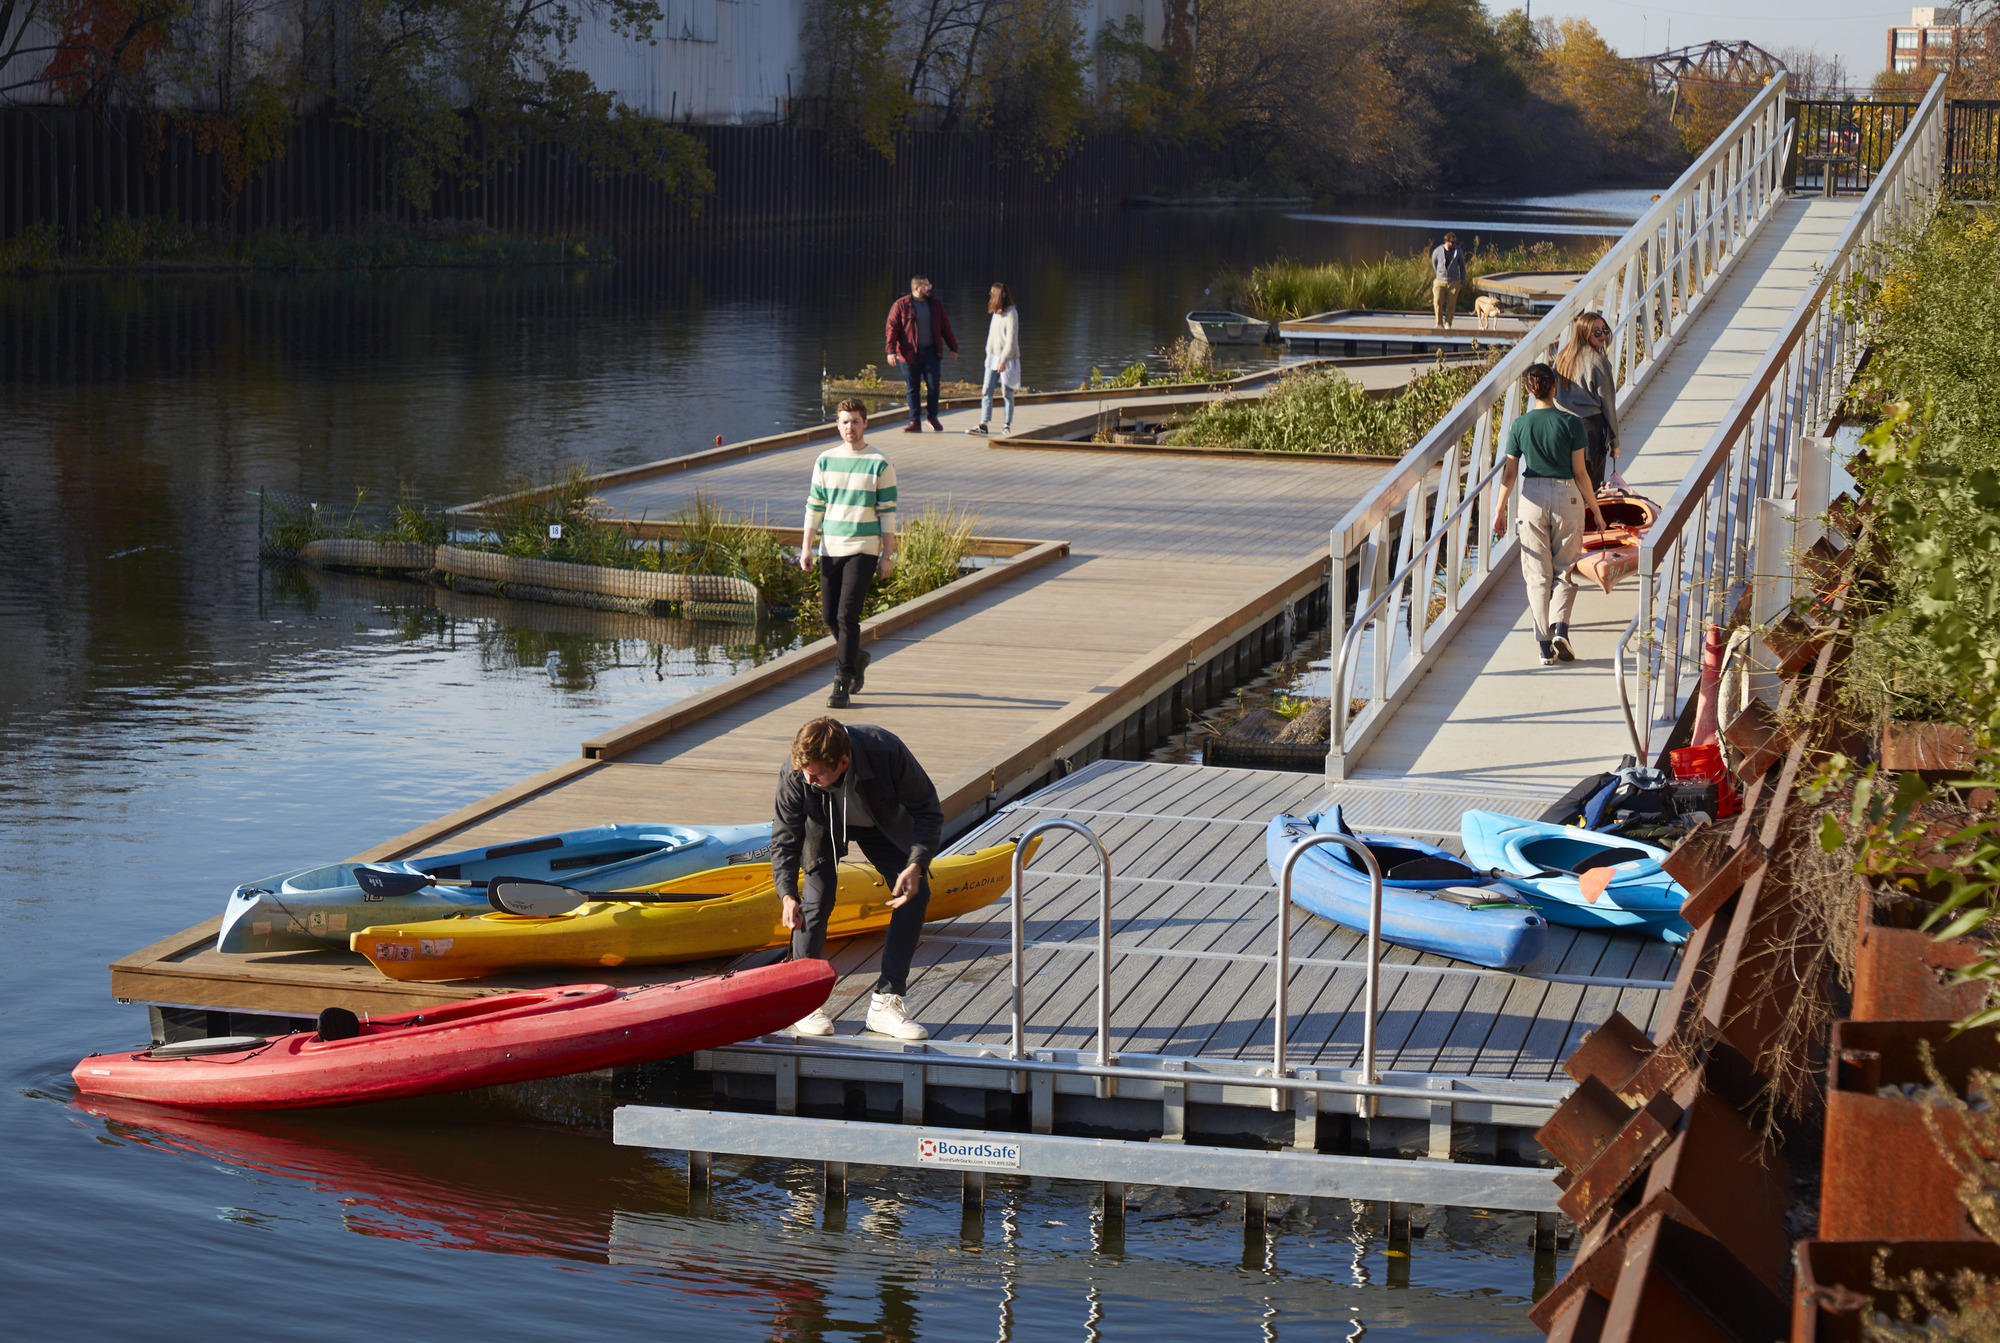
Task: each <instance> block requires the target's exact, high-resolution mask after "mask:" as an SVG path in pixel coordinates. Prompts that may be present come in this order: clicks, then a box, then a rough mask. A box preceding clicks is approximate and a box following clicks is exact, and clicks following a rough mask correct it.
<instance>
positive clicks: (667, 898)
mask: <svg viewBox="0 0 2000 1343" xmlns="http://www.w3.org/2000/svg"><path fill="white" fill-rule="evenodd" d="M734 894H736V892H734V891H579V890H577V889H576V888H575V887H573V886H562V885H559V884H557V883H556V882H553V881H537V880H536V879H535V878H533V877H495V878H493V880H492V881H490V882H488V883H487V884H486V902H487V903H488V904H490V905H492V906H493V908H495V909H497V910H499V911H500V912H501V913H502V914H520V915H523V916H524V917H527V918H531V919H550V918H554V917H555V916H556V915H558V914H567V913H569V912H570V911H571V910H573V909H575V908H576V907H577V906H579V905H585V904H589V903H590V902H591V901H593V900H609V901H613V902H616V903H618V904H621V905H680V904H691V903H694V902H696V901H700V900H720V899H722V898H724V897H725V896H729V895H734Z"/></svg>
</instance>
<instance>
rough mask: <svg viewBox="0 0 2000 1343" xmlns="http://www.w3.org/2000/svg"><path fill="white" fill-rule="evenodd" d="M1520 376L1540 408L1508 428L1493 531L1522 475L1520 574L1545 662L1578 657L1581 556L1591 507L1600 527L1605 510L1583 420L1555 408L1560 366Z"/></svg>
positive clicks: (1533, 368)
mask: <svg viewBox="0 0 2000 1343" xmlns="http://www.w3.org/2000/svg"><path fill="white" fill-rule="evenodd" d="M1522 381H1524V382H1525V383H1526V384H1527V387H1528V395H1529V397H1531V398H1532V399H1533V401H1534V408H1533V409H1532V410H1530V411H1528V412H1527V413H1526V414H1523V415H1521V416H1519V417H1518V418H1517V419H1515V421H1514V425H1513V427H1512V428H1511V429H1509V430H1508V431H1507V465H1506V467H1505V468H1504V469H1503V470H1502V471H1501V473H1500V498H1499V502H1498V503H1497V504H1496V505H1495V506H1494V511H1493V535H1494V536H1496V537H1498V536H1501V535H1504V534H1505V532H1506V529H1507V496H1508V495H1509V494H1510V493H1512V491H1513V489H1514V481H1515V477H1516V476H1520V475H1525V477H1526V479H1524V480H1522V481H1521V506H1520V510H1519V516H1518V518H1517V519H1516V522H1515V535H1516V536H1518V537H1519V538H1520V542H1521V577H1522V579H1523V581H1525V582H1526V583H1527V585H1528V609H1529V610H1530V611H1532V612H1533V613H1534V617H1535V639H1536V642H1538V643H1539V644H1541V647H1542V665H1543V666H1544V667H1553V666H1554V665H1555V664H1556V663H1558V662H1574V661H1576V653H1575V652H1574V650H1572V649H1571V648H1570V643H1569V614H1570V609H1571V608H1572V607H1573V606H1574V605H1575V603H1576V574H1575V570H1576V561H1577V557H1578V556H1580V555H1581V554H1582V553H1583V515H1584V511H1585V510H1586V509H1588V510H1589V512H1590V515H1591V517H1592V518H1593V519H1595V521H1596V523H1597V526H1598V528H1599V529H1600V530H1602V529H1603V527H1604V515H1603V514H1602V513H1600V512H1598V509H1597V494H1596V492H1595V491H1594V490H1592V489H1591V488H1590V475H1589V473H1588V472H1587V471H1586V470H1585V468H1584V462H1583V458H1584V444H1585V440H1584V435H1583V423H1582V421H1580V420H1578V419H1577V418H1576V416H1574V415H1570V414H1567V413H1565V412H1563V411H1560V410H1558V409H1556V402H1555V394H1556V381H1557V379H1556V371H1555V370H1554V369H1552V368H1550V367H1549V366H1548V365H1547V364H1530V365H1528V371H1527V373H1526V375H1525V376H1524V377H1523V379H1522Z"/></svg>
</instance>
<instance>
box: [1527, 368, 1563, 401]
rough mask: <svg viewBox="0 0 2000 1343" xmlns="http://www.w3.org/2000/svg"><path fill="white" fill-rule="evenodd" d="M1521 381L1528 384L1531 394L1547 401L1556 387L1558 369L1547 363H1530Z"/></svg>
mask: <svg viewBox="0 0 2000 1343" xmlns="http://www.w3.org/2000/svg"><path fill="white" fill-rule="evenodd" d="M1521 381H1522V382H1524V383H1526V384H1527V385H1528V394H1529V395H1530V396H1533V397H1538V398H1540V399H1541V400H1544V401H1546V400H1548V398H1549V395H1550V394H1551V393H1552V392H1554V391H1555V389H1556V371H1555V370H1554V369H1552V368H1550V367H1549V366H1548V365H1547V364H1530V365H1528V371H1527V372H1526V373H1523V374H1522V375H1521Z"/></svg>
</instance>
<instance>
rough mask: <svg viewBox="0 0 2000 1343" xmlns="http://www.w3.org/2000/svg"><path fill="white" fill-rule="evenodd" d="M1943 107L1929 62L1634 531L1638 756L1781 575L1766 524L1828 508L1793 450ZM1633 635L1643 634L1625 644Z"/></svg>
mask: <svg viewBox="0 0 2000 1343" xmlns="http://www.w3.org/2000/svg"><path fill="white" fill-rule="evenodd" d="M1945 108H1946V102H1945V97H1944V76H1942V75H1940V76H1938V78H1937V81H1936V82H1935V83H1933V84H1932V85H1931V90H1930V92H1929V93H1928V94H1926V95H1925V97H1924V100H1923V102H1922V103H1921V104H1920V105H1919V106H1918V108H1917V113H1916V115H1915V116H1913V117H1912V118H1911V119H1910V121H1909V125H1908V128H1907V130H1905V132H1904V133H1903V136H1902V138H1901V140H1900V141H1899V142H1898V143H1897V145H1896V148H1895V152H1894V153H1893V154H1891V155H1890V157H1889V160H1888V161H1887V162H1886V163H1884V164H1883V165H1882V169H1881V171H1880V172H1878V173H1877V174H1876V176H1875V180H1874V183H1873V185H1872V186H1870V187H1869V189H1868V194H1867V195H1866V196H1864V197H1863V198H1862V200H1861V204H1860V206H1859V207H1857V208H1856V210H1855V212H1854V215H1853V217H1852V218H1851V219H1849V220H1848V223H1847V227H1846V228H1845V229H1844V230H1843V231H1842V233H1841V235H1840V239H1839V241H1838V242H1836V243H1835V244H1834V246H1833V249H1832V250H1831V251H1830V252H1828V254H1827V257H1826V260H1824V261H1822V262H1821V263H1820V264H1819V266H1818V267H1817V269H1818V271H1819V279H1818V282H1817V283H1815V284H1814V285H1813V287H1812V289H1811V290H1810V291H1809V292H1808V293H1807V294H1806V295H1805V296H1804V297H1803V298H1801V299H1800V300H1799V303H1798V306H1797V307H1796V308H1794V309H1793V311H1792V318H1791V321H1790V322H1789V323H1788V324H1787V325H1786V327H1785V329H1784V331H1783V332H1781V333H1780V334H1779V336H1778V337H1777V339H1776V340H1774V341H1773V342H1772V343H1771V346H1770V348H1769V349H1768V350H1767V351H1766V352H1765V354H1764V357H1763V360H1762V361H1761V362H1760V363H1759V365H1758V367H1757V369H1756V371H1755V372H1754V373H1752V374H1751V375H1750V376H1749V378H1747V379H1746V380H1745V381H1744V384H1743V390H1742V391H1741V392H1740V393H1739V394H1738V395H1737V398H1736V401H1735V403H1734V404H1733V405H1732V406H1731V407H1730V408H1729V410H1728V412H1727V413H1726V414H1725V415H1724V416H1723V417H1722V421H1721V423H1720V424H1718V425H1717V426H1716V430H1715V433H1714V434H1713V435H1712V436H1711V437H1710V439H1709V441H1708V444H1707V446H1706V447H1704V448H1703V449H1702V452H1701V456H1700V458H1699V459H1698V460H1697V461H1696V463H1695V465H1694V467H1693V468H1692V469H1691V470H1689V472H1688V473H1687V475H1686V476H1685V477H1683V478H1682V480H1681V483H1680V488H1678V489H1677V490H1675V491H1674V494H1673V497H1672V498H1671V499H1669V500H1668V501H1667V504H1666V506H1665V507H1664V508H1662V509H1661V510H1660V516H1659V518H1658V519H1657V520H1656V521H1655V522H1654V523H1653V525H1652V527H1651V528H1649V529H1648V530H1647V533H1646V535H1645V537H1644V538H1643V539H1642V540H1641V541H1640V543H1639V612H1638V614H1637V615H1636V616H1635V617H1634V618H1633V620H1632V623H1631V624H1630V625H1629V626H1627V627H1626V629H1625V632H1624V634H1623V635H1622V636H1621V637H1620V638H1619V640H1618V646H1617V649H1616V652H1615V655H1614V656H1613V658H1612V675H1613V676H1614V677H1616V678H1617V682H1618V695H1619V702H1620V703H1621V704H1622V705H1623V706H1624V713H1625V726H1626V730H1627V732H1628V733H1629V734H1630V736H1631V740H1632V749H1633V751H1634V752H1635V753H1636V754H1637V755H1638V757H1639V758H1640V760H1641V761H1646V760H1649V759H1651V758H1652V750H1651V747H1652V730H1653V728H1654V727H1655V726H1656V725H1666V724H1671V723H1672V722H1673V721H1674V720H1675V719H1676V718H1677V717H1678V716H1679V713H1680V710H1681V706H1682V703H1683V693H1682V691H1683V687H1684V686H1686V685H1687V684H1688V681H1689V676H1690V672H1691V671H1694V672H1696V673H1697V674H1698V669H1699V668H1700V665H1701V645H1702V639H1703V635H1704V629H1705V626H1706V625H1708V624H1711V623H1713V624H1726V623H1728V618H1729V615H1730V613H1731V612H1733V611H1734V610H1735V609H1736V605H1737V602H1738V601H1739V600H1740V599H1741V597H1742V595H1743V592H1744V590H1745V589H1746V588H1747V587H1749V586H1750V584H1751V583H1752V582H1753V581H1777V582H1782V581H1784V579H1785V578H1786V577H1787V576H1788V575H1785V574H1778V573H1775V572H1765V573H1762V574H1759V573H1758V572H1757V571H1758V570H1759V569H1760V568H1765V567H1766V566H1763V565H1759V564H1758V562H1757V557H1758V556H1759V554H1760V553H1763V554H1764V555H1765V557H1766V560H1767V562H1768V567H1769V568H1770V569H1780V568H1788V567H1789V561H1787V560H1786V558H1785V556H1784V553H1783V552H1784V551H1785V550H1788V549H1792V548H1793V546H1792V545H1791V544H1790V543H1791V542H1792V540H1793V537H1792V536H1791V535H1786V536H1783V537H1766V536H1764V534H1763V533H1764V530H1765V528H1766V527H1767V526H1775V525H1782V524H1783V523H1785V522H1791V523H1793V524H1794V525H1795V526H1797V525H1804V526H1811V525H1813V524H1814V520H1815V518H1816V516H1817V514H1818V513H1820V512H1822V511H1824V509H1825V506H1826V503H1827V501H1826V500H1824V499H1820V500H1817V501H1814V500H1810V499H1803V498H1802V499H1799V500H1798V501H1797V502H1796V505H1794V503H1793V501H1792V495H1793V494H1794V493H1795V492H1796V491H1797V490H1798V486H1799V485H1800V483H1801V481H1802V479H1804V477H1805V476H1806V475H1807V474H1808V473H1809V472H1811V471H1812V470H1813V469H1814V468H1815V467H1817V466H1818V465H1819V463H1810V462H1806V461H1805V460H1804V455H1805V454H1806V453H1807V452H1809V451H1814V452H1824V451H1825V449H1824V445H1823V444H1820V443H1818V442H1814V443H1812V444H1806V443H1802V442H1801V440H1806V439H1813V438H1814V436H1815V435H1816V434H1817V433H1818V432H1819V429H1820V427H1821V426H1823V425H1824V424H1825V423H1826V422H1827V420H1828V419H1829V418H1830V417H1831V416H1832V415H1833V412H1834V410H1835V409H1836V408H1837V407H1838V405H1839V404H1840V398H1841V396H1842V394H1843V393H1844V392H1845V390H1846V388H1847V385H1848V383H1849V381H1850V380H1851V379H1852V377H1853V375H1854V372H1855V370H1856V368H1857V367H1858V366H1859V365H1860V361H1861V354H1862V351H1863V348H1864V347H1865V343H1866V341H1865V333H1864V332H1862V331H1861V330H1860V329H1859V328H1858V326H1857V324H1856V323H1855V322H1854V321H1853V320H1852V319H1851V317H1850V316H1849V315H1848V314H1847V313H1846V311H1845V310H1844V304H1845V302H1846V295H1847V293H1848V291H1849V288H1850V286H1851V285H1852V283H1853V281H1854V280H1856V279H1857V278H1862V277H1872V276H1874V275H1877V274H1879V273H1880V271H1881V269H1882V267H1883V265H1884V264H1885V258H1884V251H1883V244H1884V243H1885V242H1886V241H1888V239H1889V238H1890V237H1891V236H1892V235H1893V234H1894V233H1895V232H1897V231H1898V230H1900V229H1904V228H1907V227H1909V226H1911V225H1913V224H1914V223H1915V222H1917V220H1918V219H1919V218H1920V217H1921V216H1922V215H1923V213H1924V212H1925V211H1927V210H1928V209H1929V208H1930V206H1931V204H1932V202H1934V201H1935V200H1937V199H1938V194H1939V191H1940V188H1941V187H1942V185H1943V180H1944V175H1945V172H1946V170H1947V164H1946V161H1945V127H1946V117H1945ZM1795 454H1797V455H1795ZM1808 509H1810V510H1811V512H1810V514H1808V513H1807V512H1806V510H1808ZM1788 512H1790V513H1792V514H1793V516H1791V517H1787V516H1786V515H1787V513H1788ZM1780 543H1782V544H1780ZM1798 548H1799V549H1804V548H1805V547H1798ZM1334 567H1335V572H1336V573H1338V572H1339V566H1338V565H1336V566H1334ZM1788 600H1789V599H1788ZM1759 618H1760V619H1761V618H1763V617H1761V616H1760V617H1759ZM1635 640H1638V641H1639V644H1640V646H1639V647H1638V648H1637V649H1636V650H1632V644H1633V642H1634V641H1635ZM1628 651H1632V652H1633V661H1634V663H1635V664H1636V666H1637V670H1638V682H1639V693H1638V695H1637V696H1636V700H1635V697H1634V696H1633V695H1632V693H1631V691H1630V689H1629V688H1628V683H1627V674H1626V669H1625V663H1626V656H1627V653H1628Z"/></svg>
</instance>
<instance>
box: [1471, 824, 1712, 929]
mask: <svg viewBox="0 0 2000 1343" xmlns="http://www.w3.org/2000/svg"><path fill="white" fill-rule="evenodd" d="M1459 833H1460V834H1461V835H1462V836H1463V837H1464V839H1465V857H1466V861H1468V862H1471V863H1476V864H1478V865H1479V866H1481V867H1487V868H1492V869H1493V870H1494V871H1495V873H1496V874H1498V875H1499V876H1500V877H1501V879H1502V880H1504V881H1505V882H1506V883H1507V884H1508V885H1510V886H1512V887H1513V888H1514V889H1515V890H1517V891H1519V892H1520V893H1521V894H1522V895H1523V896H1526V897H1527V898H1528V899H1529V900H1531V901H1533V902H1534V904H1535V906H1536V907H1537V908H1538V909H1540V910H1541V911H1542V912H1543V913H1544V914H1546V915H1548V916H1549V921H1550V922H1552V923H1560V924H1565V925H1567V926H1569V927H1572V928H1596V929H1600V930H1605V931H1611V932H1632V933H1642V934H1644V935H1646V936H1648V937H1657V938H1659V939H1660V940H1661V941H1663V942H1673V943H1680V942H1685V941H1687V939H1688V933H1689V931H1690V929H1689V928H1688V926H1687V924H1685V923H1683V922H1682V921H1681V904H1682V903H1683V902H1684V901H1685V900H1686V899H1687V892H1686V891H1685V890H1682V889H1681V887H1680V885H1679V884H1678V883H1677V882H1675V881H1674V879H1673V878H1672V877H1670V876H1668V875H1667V874H1666V873H1665V872H1663V871H1661V870H1660V860H1661V859H1662V858H1664V857H1666V856H1667V851H1666V850H1665V849H1662V848H1659V847H1658V846H1656V845H1652V844H1646V843H1642V842H1640V841H1639V840H1636V839H1625V838H1622V837H1620V836H1616V835H1606V834H1602V833H1600V832H1598V831H1595V830H1584V829H1580V828H1578V827H1576V826H1569V825H1550V824H1549V823H1548V822H1546V821H1527V820H1523V819H1521V818H1520V817H1518V816H1503V815H1501V814H1500V813H1499V812H1497V811H1468V812H1466V813H1465V815H1464V816H1463V817H1461V818H1460V820H1459ZM1603 867H1608V868H1610V869H1611V881H1610V883H1609V884H1608V885H1607V886H1606V887H1605V889H1604V892H1603V894H1601V895H1599V896H1598V897H1597V898H1596V899H1595V900H1591V899H1588V898H1587V897H1586V896H1585V895H1584V893H1583V890H1582V887H1581V885H1580V884H1579V881H1578V878H1579V877H1580V876H1581V874H1583V873H1585V872H1588V871H1590V870H1591V869H1593V868H1603Z"/></svg>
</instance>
